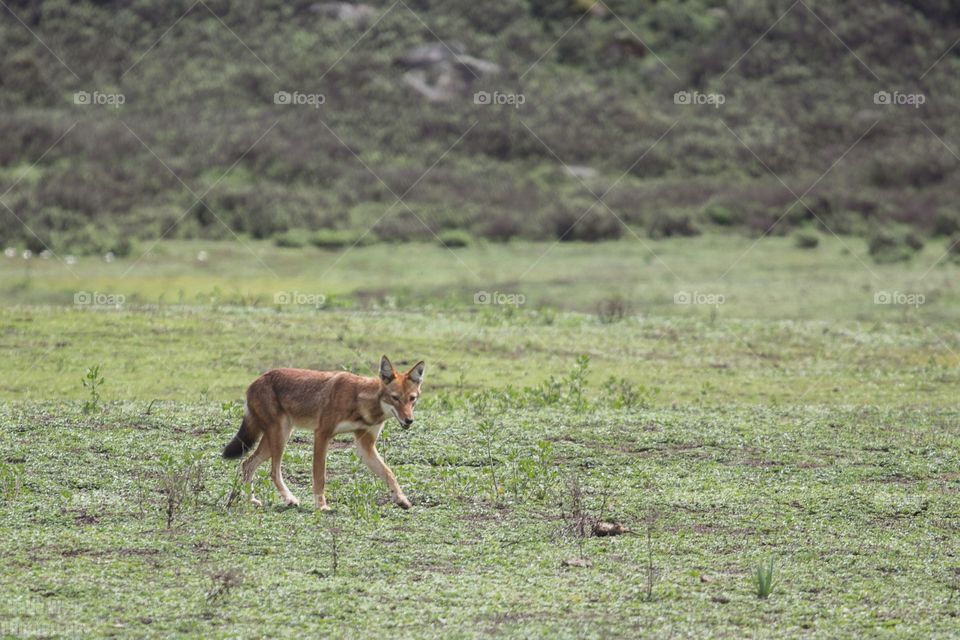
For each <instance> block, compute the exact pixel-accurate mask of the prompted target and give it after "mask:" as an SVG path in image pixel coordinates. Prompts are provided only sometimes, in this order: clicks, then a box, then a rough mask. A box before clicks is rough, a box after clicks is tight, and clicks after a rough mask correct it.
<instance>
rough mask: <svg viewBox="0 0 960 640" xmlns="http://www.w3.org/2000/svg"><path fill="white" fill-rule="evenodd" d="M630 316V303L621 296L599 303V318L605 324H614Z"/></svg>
mask: <svg viewBox="0 0 960 640" xmlns="http://www.w3.org/2000/svg"><path fill="white" fill-rule="evenodd" d="M629 315H630V302H629V301H628V300H627V299H626V298H624V297H623V296H621V295H615V296H612V297H610V298H606V299H604V300H601V301H600V302H599V303H597V317H598V318H599V319H600V322H601V323H603V324H612V323H614V322H618V321H620V320H623V319H624V318H626V317H627V316H629Z"/></svg>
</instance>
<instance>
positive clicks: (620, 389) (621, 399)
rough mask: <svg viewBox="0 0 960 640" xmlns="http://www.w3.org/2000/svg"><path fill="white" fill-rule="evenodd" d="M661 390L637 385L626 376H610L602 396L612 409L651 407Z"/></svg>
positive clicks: (604, 385)
mask: <svg viewBox="0 0 960 640" xmlns="http://www.w3.org/2000/svg"><path fill="white" fill-rule="evenodd" d="M659 392H660V389H659V388H657V387H652V388H648V387H647V386H645V385H642V384H641V385H635V384H633V383H632V382H630V381H629V380H627V379H626V378H616V377H614V376H610V377H609V378H607V381H606V382H604V383H603V388H602V395H601V398H602V400H603V402H604V404H606V405H607V406H608V407H610V408H611V409H649V408H650V407H651V406H653V398H654V396H656V395H657V394H658V393H659Z"/></svg>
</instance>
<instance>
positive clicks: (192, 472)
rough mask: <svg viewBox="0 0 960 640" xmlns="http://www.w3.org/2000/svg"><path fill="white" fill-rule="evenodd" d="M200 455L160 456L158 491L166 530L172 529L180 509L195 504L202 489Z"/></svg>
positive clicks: (202, 475)
mask: <svg viewBox="0 0 960 640" xmlns="http://www.w3.org/2000/svg"><path fill="white" fill-rule="evenodd" d="M201 458H202V456H201V455H200V453H199V452H198V453H191V452H187V453H185V454H184V455H183V456H181V457H177V456H174V455H172V454H169V453H164V454H162V455H161V456H160V477H159V486H158V490H159V492H160V494H161V495H162V496H163V500H162V503H161V507H162V511H163V514H164V518H165V520H166V524H167V529H170V528H172V527H173V523H174V522H175V521H176V519H177V516H178V515H179V514H180V512H181V510H182V508H183V507H184V506H186V505H187V504H188V503H189V502H191V501H192V502H193V503H194V504H197V502H198V498H199V496H200V494H201V492H202V491H203V489H204V472H205V469H206V465H204V464H202V463H201V462H202V460H201Z"/></svg>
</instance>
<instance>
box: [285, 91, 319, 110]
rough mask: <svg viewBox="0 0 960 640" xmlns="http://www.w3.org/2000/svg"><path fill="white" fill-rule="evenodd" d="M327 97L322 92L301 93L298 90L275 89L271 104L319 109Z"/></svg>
mask: <svg viewBox="0 0 960 640" xmlns="http://www.w3.org/2000/svg"><path fill="white" fill-rule="evenodd" d="M326 101H327V97H326V96H325V95H323V94H322V93H301V92H300V91H293V92H290V91H277V92H276V93H275V94H273V104H284V105H286V104H292V105H295V106H310V107H313V108H314V109H319V108H320V105H322V104H324V103H326Z"/></svg>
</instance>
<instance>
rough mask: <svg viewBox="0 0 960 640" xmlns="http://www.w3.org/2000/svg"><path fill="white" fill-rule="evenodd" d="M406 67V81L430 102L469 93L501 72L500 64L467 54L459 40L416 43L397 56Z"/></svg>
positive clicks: (402, 66)
mask: <svg viewBox="0 0 960 640" xmlns="http://www.w3.org/2000/svg"><path fill="white" fill-rule="evenodd" d="M394 64H396V65H397V66H398V67H400V68H401V69H404V70H405V71H404V74H403V81H404V82H405V83H406V84H407V85H409V86H410V87H412V88H413V89H414V90H416V91H417V92H418V93H419V94H420V95H422V96H423V97H425V98H426V99H427V100H430V101H431V102H445V101H448V100H452V99H453V98H455V97H457V96H460V95H465V94H468V93H470V90H471V86H472V85H473V83H474V82H476V81H477V80H479V79H480V78H483V77H484V76H491V75H496V74H497V73H500V65H498V64H496V63H494V62H489V61H487V60H481V59H480V58H475V57H473V56H470V55H467V53H466V50H465V48H464V46H463V45H462V44H461V43H459V42H455V41H454V42H446V43H442V42H436V43H429V44H422V45H418V46H416V47H413V48H412V49H410V50H409V51H407V52H405V53H403V54H401V55H399V56H397V58H396V59H395V60H394Z"/></svg>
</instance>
